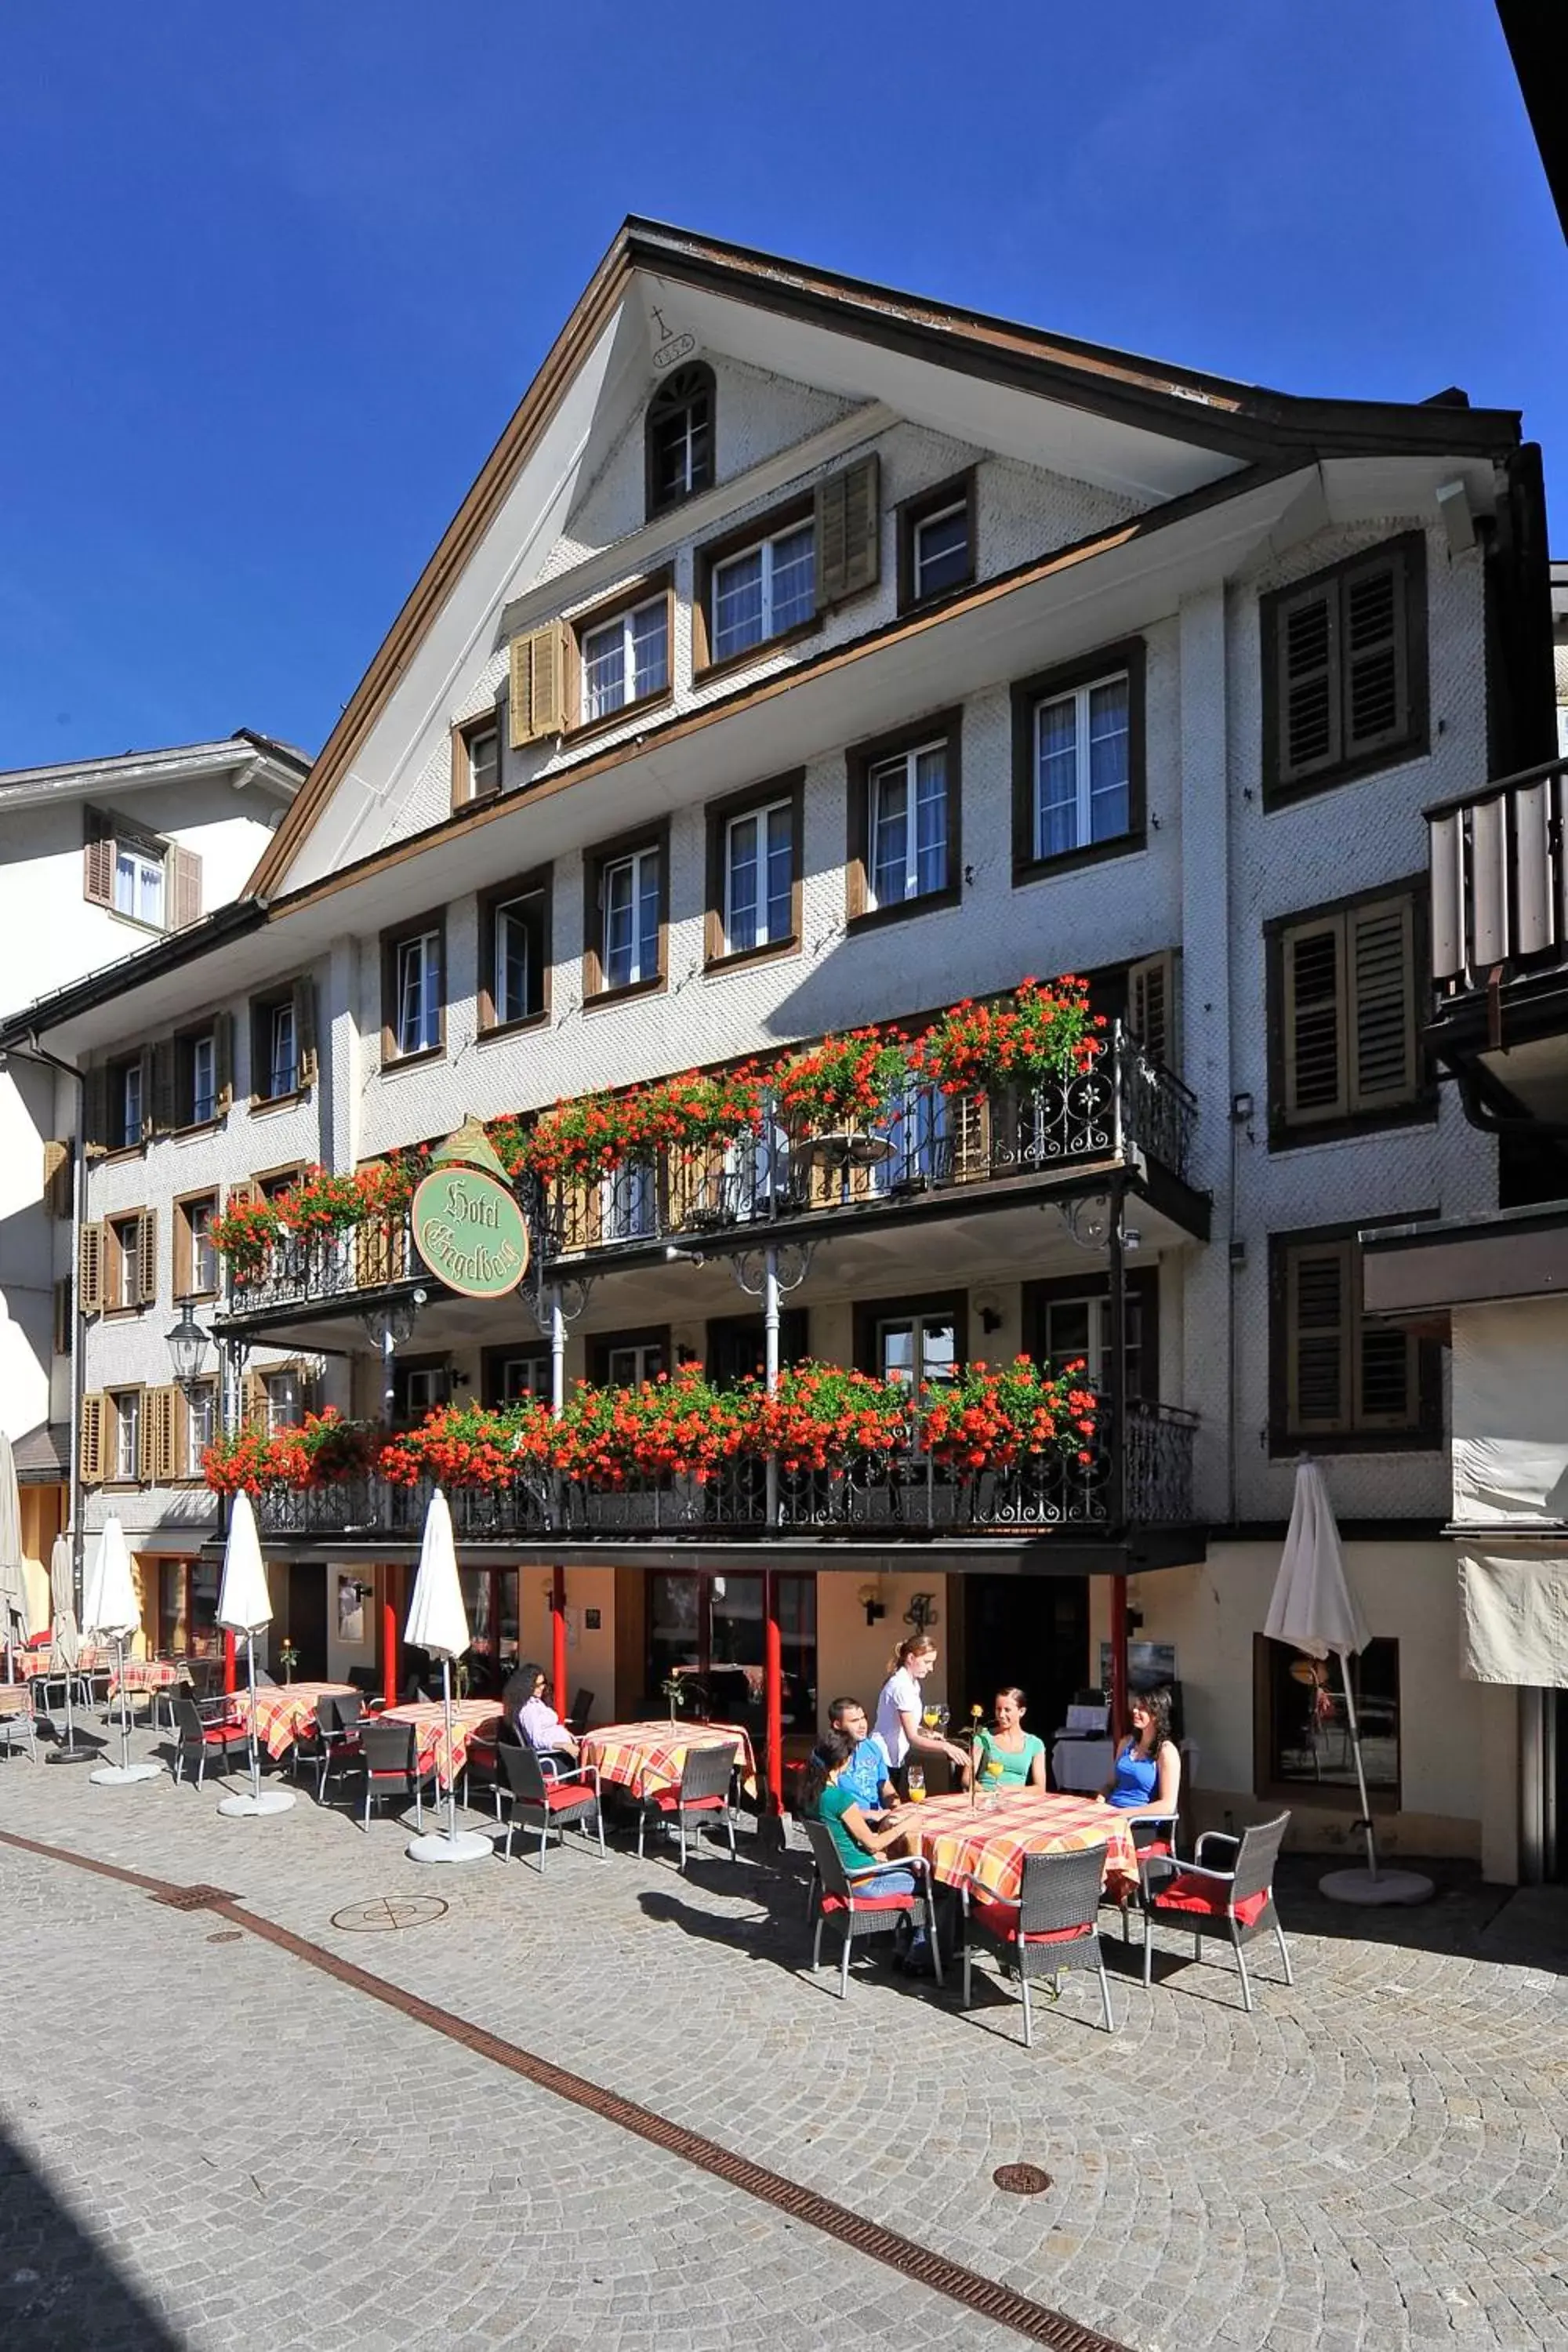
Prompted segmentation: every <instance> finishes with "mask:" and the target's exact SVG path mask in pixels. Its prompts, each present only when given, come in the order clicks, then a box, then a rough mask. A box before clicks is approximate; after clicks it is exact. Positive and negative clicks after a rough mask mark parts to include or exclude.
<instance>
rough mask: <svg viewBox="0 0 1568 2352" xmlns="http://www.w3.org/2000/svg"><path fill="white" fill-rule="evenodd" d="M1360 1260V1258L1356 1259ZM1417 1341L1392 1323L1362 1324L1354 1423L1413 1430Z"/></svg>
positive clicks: (1358, 1338)
mask: <svg viewBox="0 0 1568 2352" xmlns="http://www.w3.org/2000/svg"><path fill="white" fill-rule="evenodd" d="M1358 1263H1359V1261H1358ZM1419 1344H1420V1343H1419V1341H1418V1340H1417V1339H1415V1336H1414V1334H1413V1333H1411V1332H1409V1331H1402V1330H1401V1329H1400V1328H1399V1327H1398V1325H1397V1324H1394V1323H1378V1322H1367V1323H1363V1324H1362V1325H1361V1327H1360V1328H1359V1330H1358V1332H1357V1334H1356V1349H1355V1400H1354V1405H1355V1426H1356V1428H1357V1429H1360V1430H1373V1429H1390V1430H1393V1429H1414V1428H1415V1423H1416V1420H1417V1417H1418V1415H1417V1405H1416V1400H1417V1395H1418V1391H1419V1381H1418V1378H1417V1370H1416V1351H1417V1349H1418V1347H1419Z"/></svg>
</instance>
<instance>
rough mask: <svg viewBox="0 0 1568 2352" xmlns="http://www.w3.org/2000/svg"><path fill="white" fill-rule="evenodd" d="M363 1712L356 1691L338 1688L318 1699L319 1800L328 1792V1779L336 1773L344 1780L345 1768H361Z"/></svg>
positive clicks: (338, 1777) (362, 1705)
mask: <svg viewBox="0 0 1568 2352" xmlns="http://www.w3.org/2000/svg"><path fill="white" fill-rule="evenodd" d="M363 1713H364V1702H363V1699H362V1698H361V1697H360V1695H359V1693H358V1692H357V1691H355V1692H354V1693H353V1696H350V1695H349V1694H348V1693H347V1692H344V1691H338V1692H335V1693H333V1694H332V1695H331V1696H330V1697H326V1698H319V1699H318V1700H317V1701H316V1730H317V1734H318V1737H319V1738H320V1740H321V1754H320V1756H319V1758H318V1759H317V1762H318V1764H319V1767H320V1769H319V1771H318V1774H317V1778H316V1801H317V1803H318V1804H319V1803H320V1802H321V1800H322V1798H323V1797H324V1796H325V1795H326V1793H327V1782H328V1781H329V1780H331V1779H333V1777H334V1776H335V1777H336V1778H337V1779H339V1780H342V1776H343V1774H344V1773H345V1772H353V1771H357V1769H359V1760H360V1745H359V1731H360V1721H361V1718H362V1717H363Z"/></svg>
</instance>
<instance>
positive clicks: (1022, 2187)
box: [991, 2164, 1051, 2197]
mask: <svg viewBox="0 0 1568 2352" xmlns="http://www.w3.org/2000/svg"><path fill="white" fill-rule="evenodd" d="M991 2178H992V2179H993V2180H994V2182H995V2183H996V2186H997V2188H998V2189H1008V2190H1009V2191H1010V2192H1011V2193H1012V2195H1013V2196H1015V2197H1038V2196H1041V2195H1042V2194H1043V2193H1044V2191H1045V2190H1046V2189H1048V2188H1049V2187H1050V2185H1051V2176H1050V2174H1049V2173H1048V2172H1042V2171H1041V2170H1040V2168H1039V2166H1038V2165H1037V2164H999V2165H998V2166H997V2167H996V2169H995V2171H994V2173H993V2174H992V2176H991Z"/></svg>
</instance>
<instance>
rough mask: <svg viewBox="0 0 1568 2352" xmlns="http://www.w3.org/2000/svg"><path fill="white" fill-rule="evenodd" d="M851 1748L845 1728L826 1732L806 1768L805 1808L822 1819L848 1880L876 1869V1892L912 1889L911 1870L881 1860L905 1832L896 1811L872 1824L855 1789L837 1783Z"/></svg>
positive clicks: (900, 1892) (909, 1892)
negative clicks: (855, 1793) (883, 1819)
mask: <svg viewBox="0 0 1568 2352" xmlns="http://www.w3.org/2000/svg"><path fill="white" fill-rule="evenodd" d="M854 1753H855V1742H854V1741H853V1740H852V1739H851V1738H849V1736H848V1734H847V1732H844V1731H827V1732H824V1734H823V1736H822V1738H820V1739H819V1740H818V1742H817V1744H816V1753H815V1755H814V1756H813V1757H812V1759H811V1766H810V1769H809V1770H808V1771H807V1773H806V1779H805V1810H806V1811H807V1812H808V1813H809V1812H812V1811H815V1812H816V1814H817V1816H818V1818H819V1819H820V1820H821V1821H823V1822H826V1827H827V1832H828V1835H829V1836H830V1837H831V1838H832V1840H833V1843H834V1844H835V1846H836V1847H837V1850H838V1855H839V1859H840V1860H841V1861H842V1863H843V1864H844V1867H845V1870H846V1871H847V1874H848V1875H849V1877H850V1879H851V1880H852V1881H854V1880H858V1879H859V1878H860V1877H861V1876H862V1874H865V1873H867V1872H872V1871H874V1872H875V1873H876V1880H875V1885H876V1892H877V1893H878V1894H879V1895H912V1894H913V1893H914V1888H915V1876H914V1873H913V1871H912V1870H900V1869H897V1868H895V1867H893V1866H892V1865H891V1864H886V1863H883V1862H882V1860H881V1857H882V1855H883V1854H884V1853H886V1852H887V1849H888V1848H889V1846H890V1845H894V1844H896V1843H897V1842H898V1840H899V1839H900V1837H901V1836H902V1835H903V1834H904V1832H903V1830H902V1828H901V1827H900V1822H899V1819H898V1816H897V1814H889V1817H888V1819H887V1820H886V1821H884V1822H882V1823H881V1824H880V1826H879V1827H878V1828H876V1829H873V1828H872V1826H871V1823H870V1822H868V1820H867V1818H866V1816H865V1814H864V1813H863V1812H862V1811H861V1810H860V1807H859V1805H858V1802H857V1801H856V1798H855V1795H854V1792H853V1791H852V1790H849V1789H846V1788H841V1787H840V1786H839V1776H840V1775H841V1773H842V1772H843V1770H844V1768H845V1766H846V1765H847V1763H848V1762H849V1759H850V1758H851V1757H852V1756H853V1755H854Z"/></svg>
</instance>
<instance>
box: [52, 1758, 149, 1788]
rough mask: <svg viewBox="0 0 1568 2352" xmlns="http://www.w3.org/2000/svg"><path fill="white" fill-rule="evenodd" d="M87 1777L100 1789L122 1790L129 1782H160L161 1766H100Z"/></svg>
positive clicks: (62, 1760)
mask: <svg viewBox="0 0 1568 2352" xmlns="http://www.w3.org/2000/svg"><path fill="white" fill-rule="evenodd" d="M58 1761H59V1762H61V1763H63V1762H64V1761H65V1759H64V1758H63V1757H61V1758H59V1759H58ZM87 1777H88V1779H89V1780H96V1781H97V1782H98V1785H99V1787H100V1789H123V1788H124V1786H125V1785H126V1783H127V1781H129V1780H162V1779H163V1766H162V1765H161V1764H100V1766H99V1768H98V1769H97V1771H96V1772H89V1774H88V1776H87Z"/></svg>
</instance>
